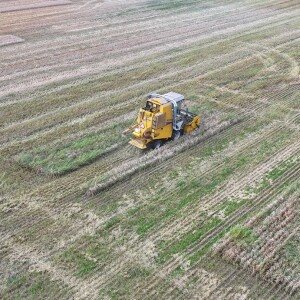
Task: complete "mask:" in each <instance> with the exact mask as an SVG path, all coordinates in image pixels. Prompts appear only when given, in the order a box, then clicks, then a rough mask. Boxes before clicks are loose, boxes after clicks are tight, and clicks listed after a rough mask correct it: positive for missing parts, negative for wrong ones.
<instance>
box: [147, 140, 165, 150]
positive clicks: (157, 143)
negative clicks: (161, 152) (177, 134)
mask: <svg viewBox="0 0 300 300" xmlns="http://www.w3.org/2000/svg"><path fill="white" fill-rule="evenodd" d="M162 144H163V142H162V140H155V141H153V142H152V143H151V145H150V148H151V149H153V150H154V149H159V148H160V147H161V146H162Z"/></svg>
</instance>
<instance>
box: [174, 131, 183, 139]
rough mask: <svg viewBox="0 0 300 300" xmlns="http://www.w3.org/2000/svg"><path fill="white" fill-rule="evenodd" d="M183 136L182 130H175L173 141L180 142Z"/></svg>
mask: <svg viewBox="0 0 300 300" xmlns="http://www.w3.org/2000/svg"><path fill="white" fill-rule="evenodd" d="M181 134H182V133H181V130H173V134H172V140H178V139H179V138H180V136H181Z"/></svg>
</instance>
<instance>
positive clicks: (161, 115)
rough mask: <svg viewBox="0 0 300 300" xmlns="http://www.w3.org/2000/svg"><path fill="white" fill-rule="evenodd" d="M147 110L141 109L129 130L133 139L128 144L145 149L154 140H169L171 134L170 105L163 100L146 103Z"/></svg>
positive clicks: (152, 100)
mask: <svg viewBox="0 0 300 300" xmlns="http://www.w3.org/2000/svg"><path fill="white" fill-rule="evenodd" d="M147 105H148V107H149V108H147V109H143V108H141V109H140V111H139V113H138V118H137V123H136V125H134V126H133V128H131V130H132V134H133V136H134V139H132V140H131V141H130V142H129V143H130V144H132V145H134V146H136V147H138V148H140V149H145V148H147V145H148V144H149V143H150V142H152V141H154V140H164V139H169V138H171V136H172V132H173V112H172V104H171V103H169V102H166V101H165V100H163V99H151V100H148V101H147Z"/></svg>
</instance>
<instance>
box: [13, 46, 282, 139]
mask: <svg viewBox="0 0 300 300" xmlns="http://www.w3.org/2000/svg"><path fill="white" fill-rule="evenodd" d="M284 44H286V43H284ZM284 44H280V45H279V46H282V45H284ZM279 46H278V47H279ZM221 57H222V56H221ZM245 59H247V58H243V59H241V60H239V61H237V62H234V63H233V64H228V65H226V66H223V67H222V68H226V67H228V66H230V65H234V64H235V63H236V64H238V63H239V62H241V61H243V60H245ZM222 68H219V69H216V70H213V71H212V72H217V71H219V70H220V69H222ZM187 69H193V67H188V68H187ZM171 74H172V73H171ZM173 74H174V73H173ZM208 74H209V73H206V74H204V75H202V74H201V75H200V76H193V77H192V78H191V79H192V80H194V79H195V78H201V77H202V76H207V75H208ZM167 76H168V75H167ZM171 76H172V75H171ZM162 77H163V78H164V77H165V76H162ZM147 83H148V82H147ZM88 101H90V100H88ZM84 102H85V101H84ZM75 105H80V103H79V104H75ZM72 107H73V106H72ZM67 109H68V110H69V109H70V108H67ZM60 111H61V109H60ZM99 113H101V112H97V113H92V114H91V116H93V115H98V114H99ZM46 115H47V114H46ZM44 116H45V115H41V116H39V117H38V118H43V117H44ZM85 117H86V116H85ZM81 118H82V116H81V117H80V119H81ZM94 118H95V117H94ZM34 119H37V118H36V117H35V118H34ZM28 121H29V120H25V121H24V122H28ZM68 122H70V121H67V123H68ZM71 123H73V121H72V122H71ZM17 124H19V125H20V126H22V125H23V122H21V123H20V122H18V123H17ZM65 125H66V124H64V123H63V124H59V125H58V126H57V127H56V126H54V127H53V128H51V127H50V129H46V130H45V132H43V131H42V132H38V133H36V134H34V136H36V135H37V136H42V135H43V134H44V133H47V132H52V131H55V130H56V128H62V127H64V126H65ZM11 126H14V125H13V124H12V125H11ZM23 136H24V135H23V134H22V138H23ZM34 136H33V137H34ZM25 140H26V137H25ZM18 142H19V140H18ZM8 143H9V142H8ZM9 144H11V142H10V143H9Z"/></svg>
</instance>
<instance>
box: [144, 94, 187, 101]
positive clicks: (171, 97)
mask: <svg viewBox="0 0 300 300" xmlns="http://www.w3.org/2000/svg"><path fill="white" fill-rule="evenodd" d="M151 98H154V99H155V100H157V101H158V100H161V104H165V103H167V102H173V101H175V102H181V101H182V100H184V96H183V95H181V94H178V93H174V92H169V93H167V94H164V95H159V94H149V95H148V99H151Z"/></svg>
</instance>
